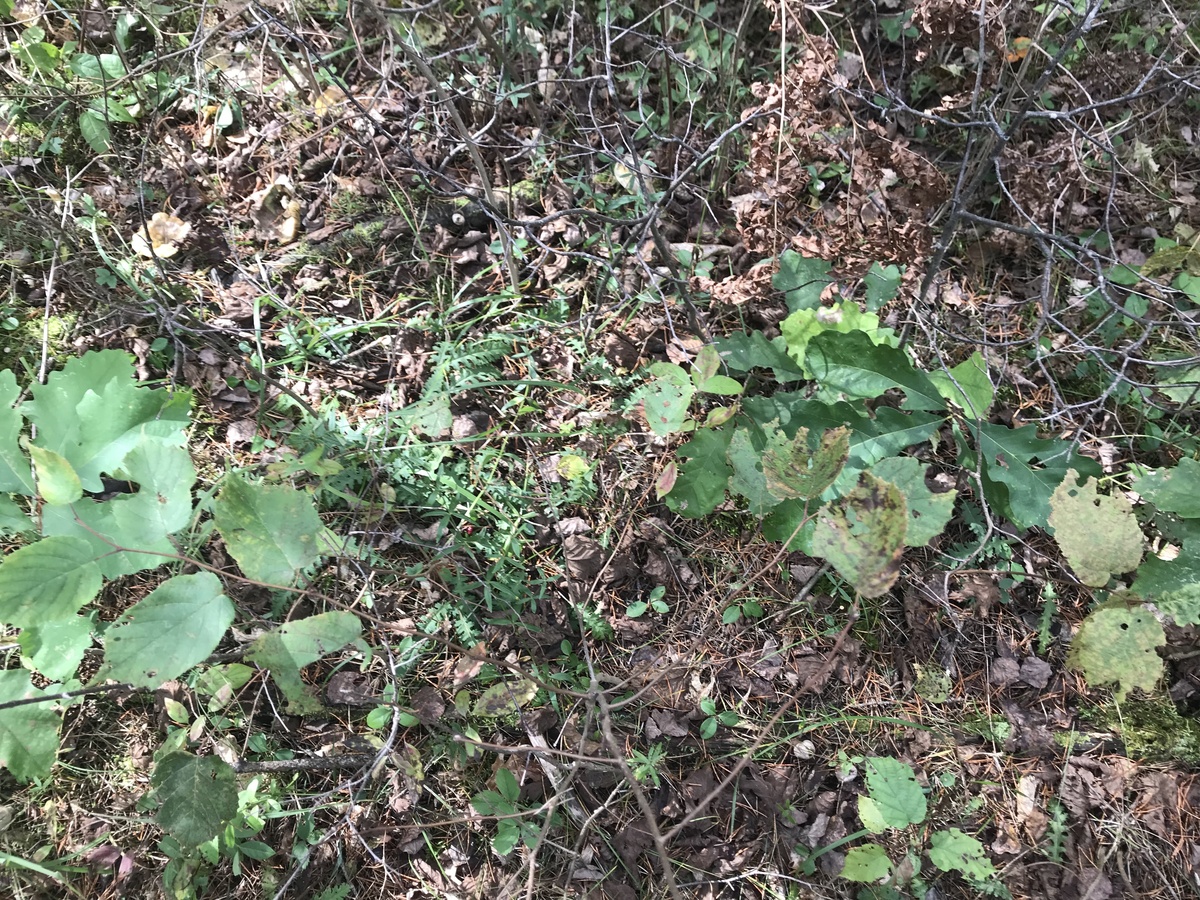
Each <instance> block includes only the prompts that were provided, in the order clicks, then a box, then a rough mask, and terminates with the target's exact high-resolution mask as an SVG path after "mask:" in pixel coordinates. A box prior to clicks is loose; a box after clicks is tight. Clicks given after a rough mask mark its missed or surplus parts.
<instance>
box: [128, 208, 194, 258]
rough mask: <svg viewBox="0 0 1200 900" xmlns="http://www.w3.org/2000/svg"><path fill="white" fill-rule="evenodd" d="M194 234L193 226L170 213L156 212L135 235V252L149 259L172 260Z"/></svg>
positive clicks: (133, 239)
mask: <svg viewBox="0 0 1200 900" xmlns="http://www.w3.org/2000/svg"><path fill="white" fill-rule="evenodd" d="M191 233H192V226H191V225H189V224H188V223H187V222H185V221H183V219H180V218H179V217H178V216H173V215H171V214H170V213H165V212H156V213H155V214H154V215H153V216H151V217H150V221H149V222H147V223H146V224H145V225H144V226H143V227H141V228H139V229H138V230H137V231H135V232H134V233H133V237H132V238H131V239H130V243H131V244H132V245H133V252H134V253H136V254H137V255H138V256H144V257H146V258H147V259H154V258H155V257H157V258H158V259H170V258H171V257H172V256H174V255H175V254H176V253H178V252H179V247H180V245H181V244H182V243H183V242H184V241H186V240H187V237H188V235H189V234H191Z"/></svg>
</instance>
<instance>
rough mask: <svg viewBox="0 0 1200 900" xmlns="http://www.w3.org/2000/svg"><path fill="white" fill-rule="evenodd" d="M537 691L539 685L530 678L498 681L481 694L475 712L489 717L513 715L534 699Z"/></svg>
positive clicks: (476, 702)
mask: <svg viewBox="0 0 1200 900" xmlns="http://www.w3.org/2000/svg"><path fill="white" fill-rule="evenodd" d="M536 693H537V685H536V684H534V683H533V682H532V681H529V680H528V679H524V678H522V679H520V680H519V681H514V682H508V681H498V682H496V683H495V684H493V685H492V686H491V687H489V688H488V689H487V690H486V691H484V692H483V693H482V694H481V695H480V696H479V699H478V700H476V701H475V709H474V710H473V712H474V714H475V715H477V716H488V717H496V716H506V715H511V714H512V713H515V712H518V711H519V710H520V709H521V707H523V706H525V704H527V703H528V702H529V701H530V700H532V699H533V696H534V694H536Z"/></svg>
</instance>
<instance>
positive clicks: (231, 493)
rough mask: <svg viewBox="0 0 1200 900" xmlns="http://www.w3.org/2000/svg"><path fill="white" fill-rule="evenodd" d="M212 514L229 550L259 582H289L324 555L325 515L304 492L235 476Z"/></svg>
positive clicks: (225, 486)
mask: <svg viewBox="0 0 1200 900" xmlns="http://www.w3.org/2000/svg"><path fill="white" fill-rule="evenodd" d="M213 516H214V518H215V519H216V524H217V530H218V531H220V532H221V537H223V538H224V539H225V543H226V545H227V546H228V547H229V552H230V553H231V554H233V558H234V559H236V560H237V562H238V565H239V566H241V568H242V571H243V572H245V573H246V576H247V577H249V578H252V579H254V580H255V581H260V582H263V583H265V584H278V585H289V584H291V583H292V581H293V580H295V578H296V574H297V573H298V572H299V571H300V570H301V569H303V568H305V567H306V566H311V565H312V564H313V563H315V562H316V561H317V559H318V558H319V557H320V552H319V550H318V547H317V537H318V536H319V535H320V534H321V529H322V525H321V517H320V516H318V515H317V511H316V509H315V508H314V507H313V501H312V497H310V496H309V495H308V494H306V493H305V492H304V491H298V490H296V489H295V488H293V487H289V486H288V485H285V484H277V485H270V484H253V483H251V482H249V481H247V480H246V479H245V478H243V477H242V476H241V475H231V476H229V478H227V479H226V481H225V485H224V487H222V488H221V493H220V494H219V495H218V496H217V502H216V505H215V507H214V510H213Z"/></svg>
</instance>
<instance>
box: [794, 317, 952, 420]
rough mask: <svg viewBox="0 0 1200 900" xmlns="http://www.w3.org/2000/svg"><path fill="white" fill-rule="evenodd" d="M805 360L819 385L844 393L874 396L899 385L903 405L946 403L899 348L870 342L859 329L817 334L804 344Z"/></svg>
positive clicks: (932, 407) (929, 406) (921, 407)
mask: <svg viewBox="0 0 1200 900" xmlns="http://www.w3.org/2000/svg"><path fill="white" fill-rule="evenodd" d="M805 364H806V365H807V367H808V369H809V370H810V371H811V372H812V373H813V378H815V379H816V380H817V381H818V382H819V383H820V385H821V386H822V387H823V388H826V389H830V390H835V391H840V392H841V393H843V394H845V395H846V396H848V397H863V398H870V397H878V396H880V395H881V394H883V393H884V392H885V391H887V390H890V389H892V388H900V389H901V390H903V391H904V395H905V401H904V404H903V407H904V408H905V409H919V410H935V409H942V408H944V407H945V405H946V401H945V400H944V399H942V396H941V394H940V393H938V389H937V386H936V385H934V383H933V382H932V381H930V380H929V376H927V375H925V374H923V373H921V372H918V371H917V370H916V369H915V368H913V365H912V363H911V362H909V360H908V357H907V356H906V355H905V354H904V351H903V350H897V349H896V348H895V347H888V346H880V345H877V344H874V343H872V342H871V339H870V338H869V337H867V336H866V335H865V334H863V333H862V332H861V331H852V332H850V333H849V334H838V333H836V332H831V331H826V332H823V333H822V334H819V335H817V336H816V337H814V338H813V339H812V340H811V341H810V342H809V344H808V353H807V355H806V357H805Z"/></svg>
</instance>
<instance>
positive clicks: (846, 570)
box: [812, 472, 908, 598]
mask: <svg viewBox="0 0 1200 900" xmlns="http://www.w3.org/2000/svg"><path fill="white" fill-rule="evenodd" d="M907 525H908V508H907V505H906V504H905V502H904V495H903V494H901V493H900V489H899V488H897V487H896V486H895V485H893V484H890V483H889V482H886V481H882V480H880V479H878V478H876V477H875V476H873V475H871V474H870V473H866V472H864V473H863V474H862V475H861V476H859V480H858V486H857V487H855V489H854V490H853V491H851V492H850V493H849V494H848V495H847V496H846V497H845V498H844V499H843V500H842V501H841V502H840V503H838V504H835V505H830V506H827V507H825V508H824V509H822V510H821V511H820V512H819V513H817V525H816V530H815V531H814V533H813V538H812V549H813V553H814V554H816V555H817V556H821V557H824V558H825V559H827V560H829V562H830V563H831V564H832V565H833V567H834V568H835V569H837V570H838V572H839V573H840V574H841V575H842V577H843V578H845V579H846V580H847V581H849V582H850V583H851V584H852V585H853V586H854V587H855V589H856V590H857V591H858V593H859V594H861V595H862V596H863V597H867V598H871V597H881V596H883V595H884V594H886V593H887V592H888V591H889V590H890V589H891V587H892V585H893V584H894V583H895V581H896V577H897V576H898V575H899V574H900V556H901V554H902V553H903V552H904V535H905V530H906V528H907Z"/></svg>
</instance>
